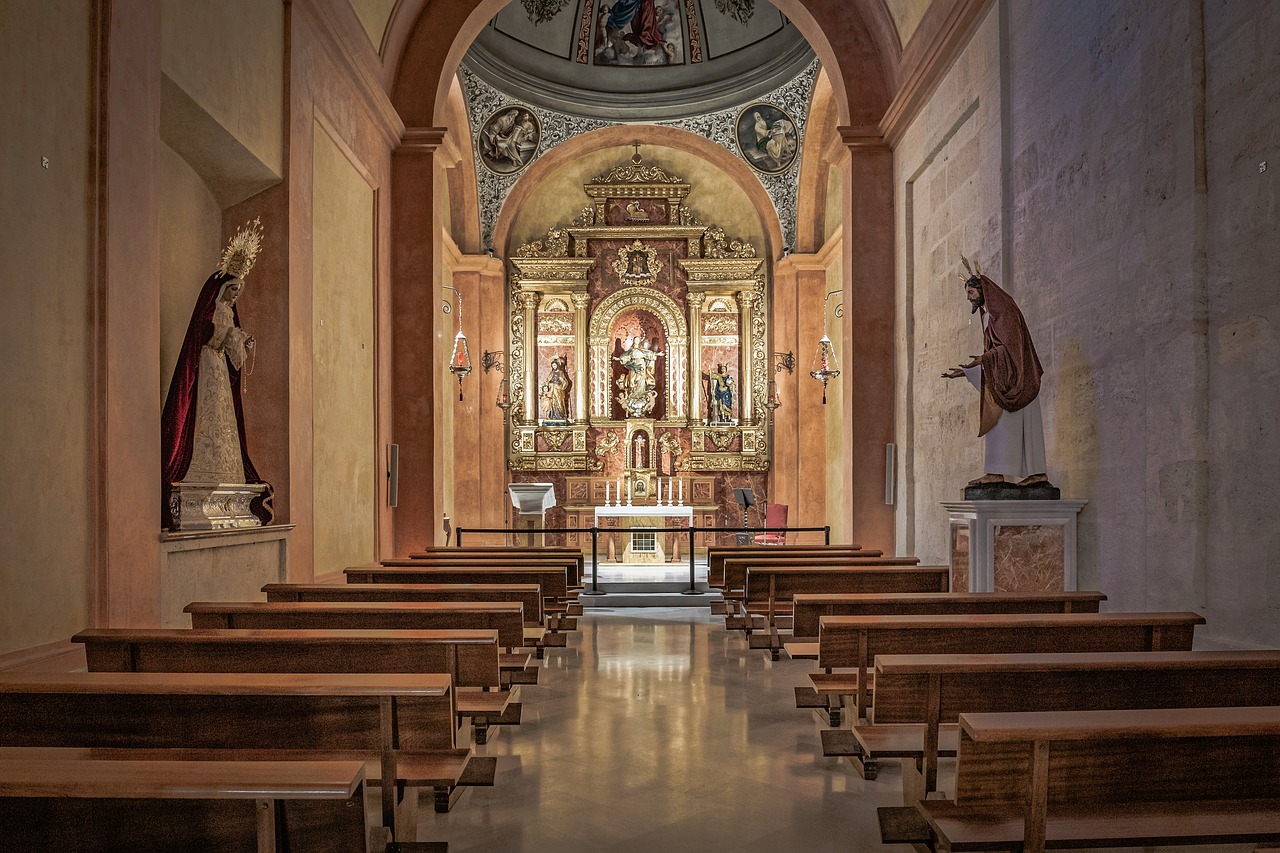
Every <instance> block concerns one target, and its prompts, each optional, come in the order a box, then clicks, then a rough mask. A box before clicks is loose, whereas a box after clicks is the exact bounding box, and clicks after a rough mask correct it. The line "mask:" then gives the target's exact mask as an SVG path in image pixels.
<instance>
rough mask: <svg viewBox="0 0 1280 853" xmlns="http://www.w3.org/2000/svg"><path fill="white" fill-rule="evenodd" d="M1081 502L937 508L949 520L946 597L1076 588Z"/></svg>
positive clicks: (976, 503) (969, 504)
mask: <svg viewBox="0 0 1280 853" xmlns="http://www.w3.org/2000/svg"><path fill="white" fill-rule="evenodd" d="M1085 503H1087V502H1086V501H1063V500H1057V501H1052V500H1029V501H1018V500H991V501H961V502H956V503H945V502H944V503H943V504H942V505H943V506H944V507H946V509H947V511H948V512H949V513H950V515H951V524H950V531H951V541H950V552H951V591H952V592H1062V591H1071V590H1074V589H1075V588H1076V516H1077V515H1079V513H1080V509H1081V508H1082V507H1083V506H1084V505H1085Z"/></svg>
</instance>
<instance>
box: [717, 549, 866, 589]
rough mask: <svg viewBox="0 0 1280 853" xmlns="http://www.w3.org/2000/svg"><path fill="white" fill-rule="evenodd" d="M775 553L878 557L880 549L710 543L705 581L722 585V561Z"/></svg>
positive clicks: (767, 555)
mask: <svg viewBox="0 0 1280 853" xmlns="http://www.w3.org/2000/svg"><path fill="white" fill-rule="evenodd" d="M773 553H777V554H778V555H779V557H778V559H789V558H792V557H833V556H841V557H853V556H862V557H879V556H881V555H882V552H880V551H874V550H869V549H863V548H860V547H859V546H857V545H712V546H711V547H709V548H707V583H708V584H709V585H711V586H714V587H719V588H723V587H724V561H725V560H726V559H730V558H737V557H753V556H754V557H760V558H762V559H773V558H772V557H770V556H769V555H770V554H773Z"/></svg>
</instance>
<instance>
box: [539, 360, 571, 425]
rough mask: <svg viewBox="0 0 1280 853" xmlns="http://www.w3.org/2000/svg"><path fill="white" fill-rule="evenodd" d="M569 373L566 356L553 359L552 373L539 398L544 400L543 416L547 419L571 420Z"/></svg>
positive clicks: (543, 384)
mask: <svg viewBox="0 0 1280 853" xmlns="http://www.w3.org/2000/svg"><path fill="white" fill-rule="evenodd" d="M570 384H572V383H571V382H570V381H569V374H568V373H566V372H565V369H564V356H562V355H558V356H556V357H555V358H553V359H551V375H550V376H548V377H547V381H546V382H544V383H542V390H541V393H540V394H539V399H540V400H541V401H542V418H543V420H546V421H557V422H560V423H565V422H567V421H568V420H569V386H570Z"/></svg>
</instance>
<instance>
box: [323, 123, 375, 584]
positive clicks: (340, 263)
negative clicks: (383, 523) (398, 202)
mask: <svg viewBox="0 0 1280 853" xmlns="http://www.w3.org/2000/svg"><path fill="white" fill-rule="evenodd" d="M313 146H314V150H313V160H312V168H313V175H314V177H313V184H312V228H313V231H312V234H313V236H314V240H313V246H314V252H315V255H314V262H313V266H312V276H313V281H312V306H313V307H312V323H313V325H312V362H311V363H312V368H313V370H314V378H313V381H314V398H313V407H314V420H313V425H314V436H315V439H314V440H315V445H314V446H315V457H314V477H315V492H314V500H315V516H314V519H315V521H314V523H315V572H316V574H325V573H330V572H335V571H341V570H342V569H343V568H344V567H346V566H354V565H359V564H361V563H367V562H369V561H371V560H373V559H374V556H375V554H374V521H375V517H374V507H375V506H376V503H375V502H376V500H377V497H378V491H377V490H378V487H379V486H380V485H381V483H380V482H379V481H378V479H377V477H376V472H380V471H381V470H382V469H381V465H380V463H379V460H378V448H377V446H376V441H375V437H374V411H375V409H374V353H375V347H374V334H375V330H374V282H373V271H374V244H373V234H374V228H373V224H374V218H373V210H374V194H373V190H372V189H371V188H370V186H369V184H368V183H367V182H366V181H365V179H364V177H363V176H362V175H361V174H360V172H359V171H357V169H356V167H355V165H354V164H353V163H352V162H351V160H350V159H348V155H347V153H346V152H345V151H344V150H343V149H342V148H340V147H339V146H338V144H337V143H335V142H334V140H333V138H332V137H331V136H330V135H329V133H328V132H327V130H326V129H325V128H324V127H323V126H322V125H320V124H319V123H317V124H316V126H315V127H314V135H313Z"/></svg>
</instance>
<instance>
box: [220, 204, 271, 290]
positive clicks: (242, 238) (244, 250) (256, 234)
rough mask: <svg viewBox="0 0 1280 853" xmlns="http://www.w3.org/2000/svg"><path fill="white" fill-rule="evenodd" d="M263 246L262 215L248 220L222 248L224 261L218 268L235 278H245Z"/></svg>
mask: <svg viewBox="0 0 1280 853" xmlns="http://www.w3.org/2000/svg"><path fill="white" fill-rule="evenodd" d="M261 248H262V217H258V218H257V219H255V220H253V221H252V222H246V223H245V224H244V227H243V228H241V229H240V230H239V231H237V232H236V235H235V236H234V237H232V238H231V242H230V243H228V244H227V248H225V249H223V250H222V263H220V264H218V269H220V270H221V271H222V272H223V273H225V274H226V275H229V276H233V277H235V278H240V279H242V278H244V277H245V276H246V275H248V274H249V270H251V269H253V262H254V261H256V260H257V259H258V250H260V249H261Z"/></svg>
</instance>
